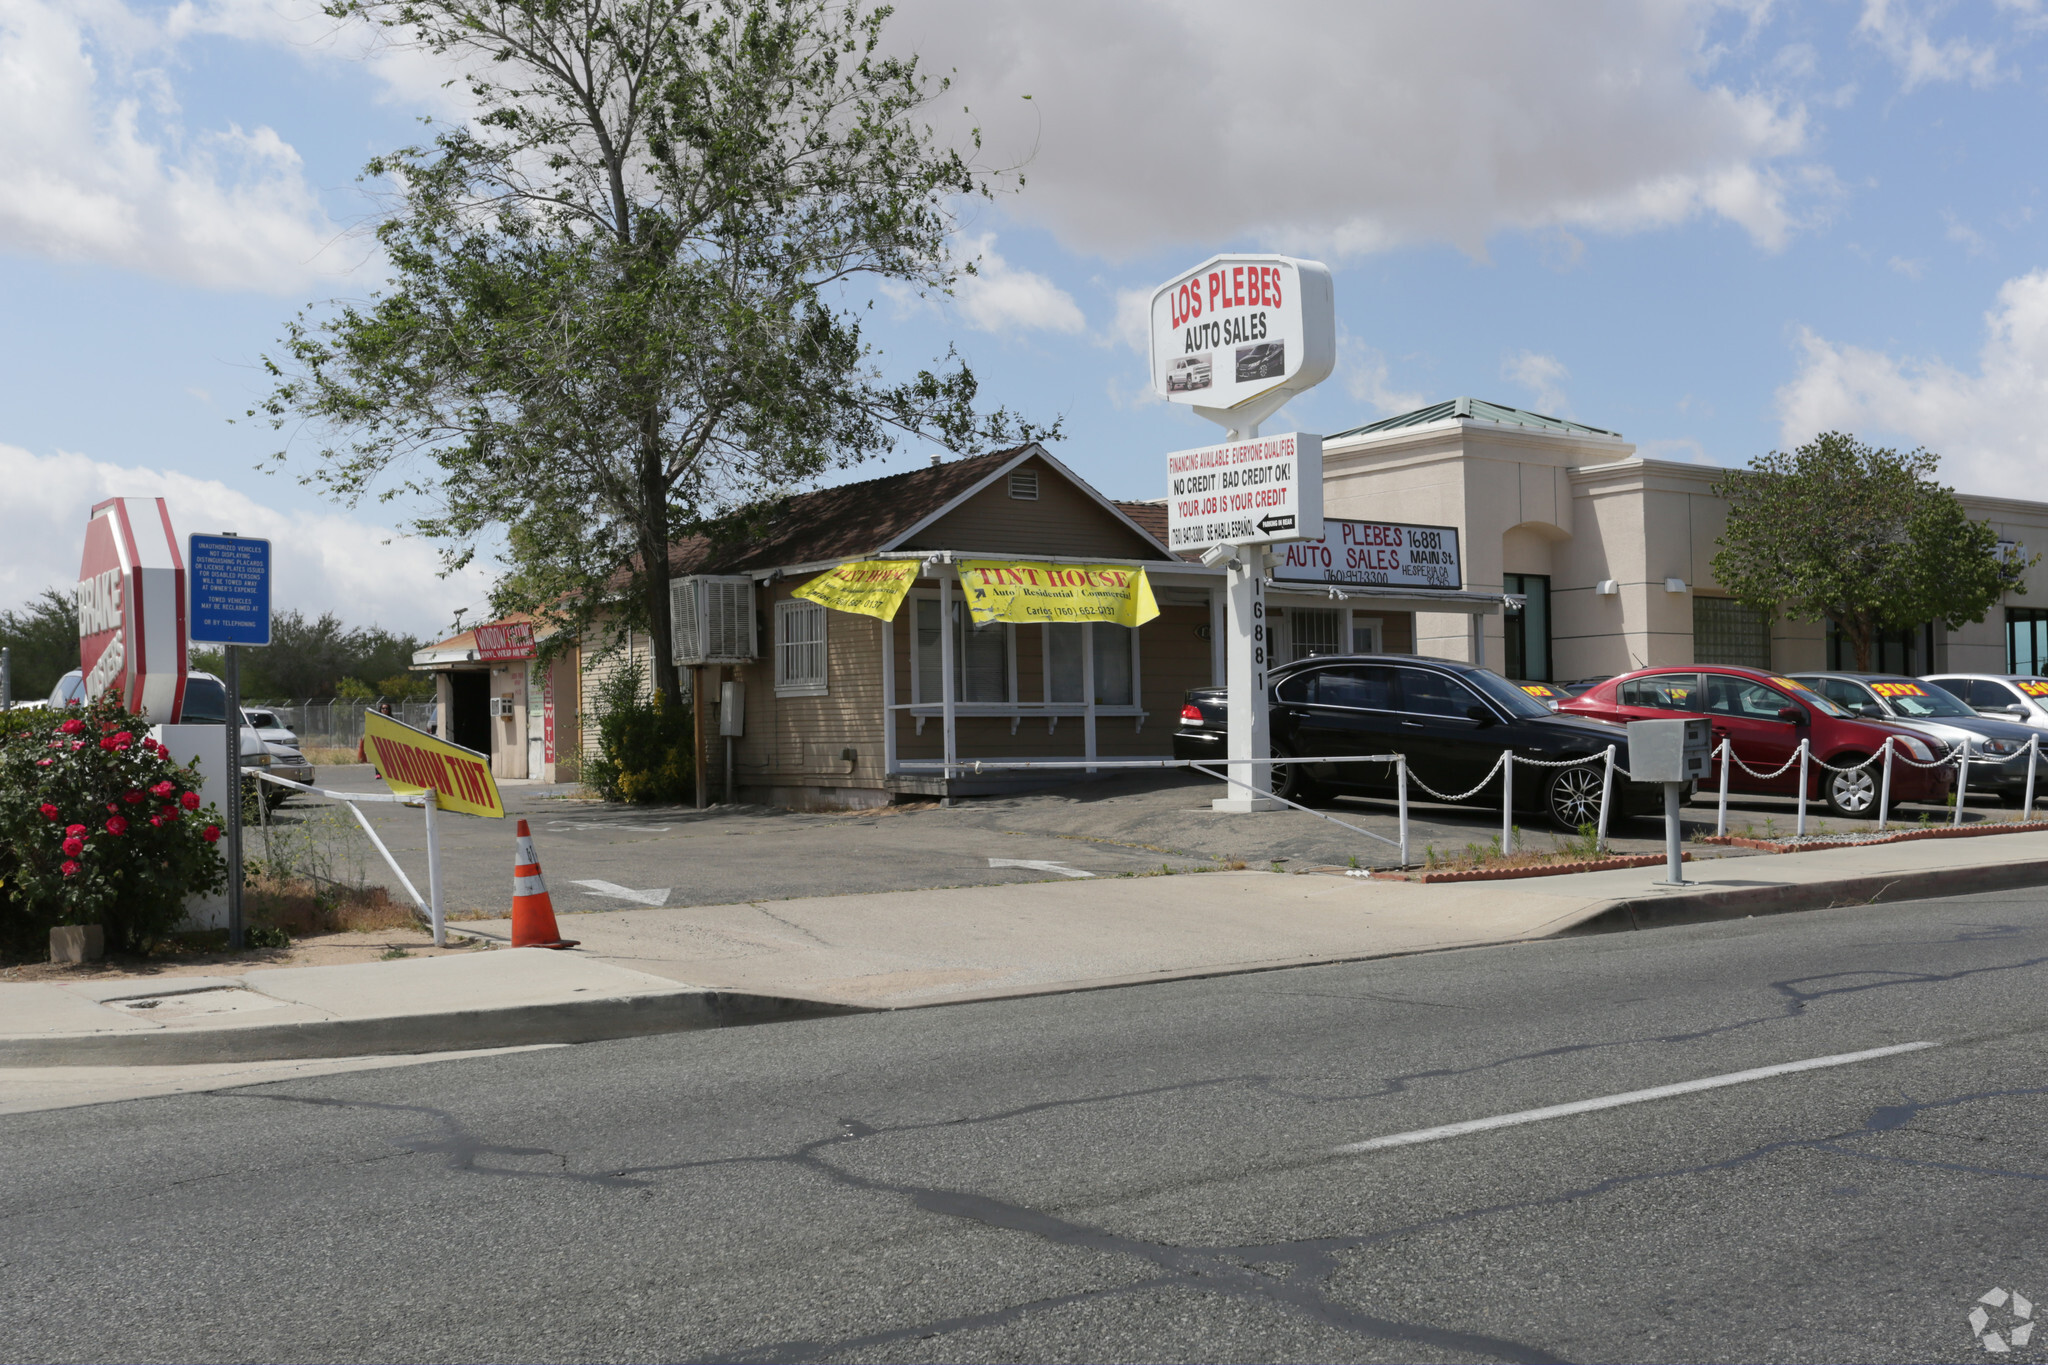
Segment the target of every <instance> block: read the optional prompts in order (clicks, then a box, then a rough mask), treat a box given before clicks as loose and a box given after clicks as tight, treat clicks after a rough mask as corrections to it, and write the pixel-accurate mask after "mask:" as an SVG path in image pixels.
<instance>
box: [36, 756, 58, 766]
mask: <svg viewBox="0 0 2048 1365" xmlns="http://www.w3.org/2000/svg"><path fill="white" fill-rule="evenodd" d="M56 761H57V760H55V759H53V758H39V759H37V760H36V766H37V767H38V768H47V767H49V766H50V765H51V764H52V763H54V762H56Z"/></svg>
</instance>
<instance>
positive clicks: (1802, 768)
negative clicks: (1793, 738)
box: [1792, 739, 1809, 835]
mask: <svg viewBox="0 0 2048 1365" xmlns="http://www.w3.org/2000/svg"><path fill="white" fill-rule="evenodd" d="M1808 746H1809V741H1807V740H1803V739H1802V740H1800V741H1799V819H1798V821H1797V822H1796V823H1795V824H1794V826H1793V829H1792V833H1793V834H1795V835H1801V834H1804V833H1806V755H1807V752H1808Z"/></svg>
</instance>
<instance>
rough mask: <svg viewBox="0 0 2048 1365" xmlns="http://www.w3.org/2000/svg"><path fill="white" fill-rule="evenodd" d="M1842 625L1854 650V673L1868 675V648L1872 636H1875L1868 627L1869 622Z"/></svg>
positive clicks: (1859, 621) (1854, 621) (1848, 622)
mask: <svg viewBox="0 0 2048 1365" xmlns="http://www.w3.org/2000/svg"><path fill="white" fill-rule="evenodd" d="M1843 625H1844V628H1845V629H1846V630H1847V631H1848V632H1849V643H1850V644H1851V645H1854V646H1855V648H1856V671H1857V672H1858V673H1868V672H1869V671H1870V647H1871V643H1872V636H1873V635H1874V634H1875V632H1874V631H1873V630H1872V629H1871V627H1870V622H1868V621H1863V620H1851V621H1847V622H1844V623H1843Z"/></svg>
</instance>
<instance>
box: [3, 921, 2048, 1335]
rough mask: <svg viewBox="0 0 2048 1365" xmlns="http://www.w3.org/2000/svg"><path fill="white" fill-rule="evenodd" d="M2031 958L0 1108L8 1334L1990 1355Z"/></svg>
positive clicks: (1358, 991) (883, 1036) (1318, 994)
mask: <svg viewBox="0 0 2048 1365" xmlns="http://www.w3.org/2000/svg"><path fill="white" fill-rule="evenodd" d="M2044 963H2048V904H2044V900H2043V897H2042V896H2041V895H2040V894H2039V893H2008V894H2004V895H1995V896H1984V897H1976V898H1970V899H1965V900H1954V901H1943V902H1920V903H1910V904H1898V905H1886V906H1878V907H1864V908H1859V909H1852V910H1836V911H1825V912H1814V913H1809V914H1804V915H1796V916H1784V917H1777V918H1770V919H1764V920H1751V921H1741V922H1736V923H1731V924H1724V925H1715V926H1693V927H1687V928H1680V929H1670V930H1662V931H1655V932H1645V933H1636V934H1625V935H1612V936H1605V937H1598V938H1585V939H1574V940H1558V941H1549V942H1543V943H1536V944H1527V945H1519V946H1514V947H1507V948H1499V949H1485V950H1473V951H1465V952H1457V953H1444V954H1438V955H1432V956H1424V957H1416V958H1408V959H1396V960H1388V961H1379V962H1372V963H1366V964H1358V965H1348V966H1339V967H1325V968H1314V969H1306V970H1292V971H1280V972H1270V973H1264V974H1255V975H1247V976H1238V977H1230V978H1221V979H1216V980H1209V981H1191V982H1178V983H1172V984H1165V985H1157V986H1147V987H1134V988H1125V989H1119V990H1111V991H1101V992H1094V993H1087V994H1080V995H1072V996H1063V997H1037V998H1032V999H1025V1000H1015V1001H1005V1002H997V1003H989V1004H976V1005H962V1006H954V1007H948V1008H943V1009H927V1010H919V1011H912V1012H906V1013H902V1014H894V1015H865V1016H855V1017H848V1018H839V1019H833V1020H824V1021H813V1022H804V1023H794V1024H777V1025H768V1026H760V1027H754V1028H745V1029H732V1030H726V1031H719V1032H709V1033H697V1034H682V1035H674V1036H670V1037H664V1038H653V1039H639V1040H632V1041H624V1042H617V1043H606V1044H596V1045H590V1046H585V1047H579V1048H569V1049H560V1050H550V1051H543V1052H531V1053H521V1054H515V1055H506V1056H498V1057H493V1058H488V1059H477V1060H463V1061H456V1062H449V1063H444V1064H435V1065H422V1066H414V1067H407V1068H398V1069H392V1070H387V1071H375V1072H360V1073H355V1074H348V1075H336V1076H327V1077H321V1078H315V1079H304V1080H295V1081H291V1082H288V1083H281V1084H273V1085H267V1086H261V1087H250V1088H243V1089H236V1090H228V1091H221V1092H215V1093H212V1094H205V1095H191V1096H177V1097H168V1098H161V1099H152V1100H140V1101H133V1102H128V1103H122V1104H113V1105H104V1106H99V1107H94V1108H83V1109H70V1110H58V1111H52V1112H47V1113H39V1114H25V1115H16V1116H11V1117H6V1118H0V1148H4V1150H5V1151H6V1152H7V1153H8V1159H7V1164H6V1169H7V1179H6V1181H5V1182H4V1186H0V1190H4V1197H0V1198H4V1202H0V1324H4V1326H0V1356H4V1357H5V1358H7V1359H10V1360H80V1361H87V1360H90V1361H99V1360H128V1359H157V1360H215V1359H218V1360H494V1361H509V1360H697V1359H702V1360H763V1361H767V1360H810V1359H830V1360H892V1361H893V1360H931V1361H946V1360H1103V1359H1116V1360H1368V1361H1400V1360H1424V1361H1436V1360H1532V1361H1542V1360H1616V1361H1627V1360H1728V1361H1752V1360H1772V1361H1777V1360H1815V1361H1835V1360H1957V1361H1960V1360H1979V1359H1985V1358H1988V1355H1987V1352H1986V1351H1985V1349H1984V1348H1983V1346H1982V1345H1981V1344H1980V1343H1979V1341H1978V1339H1977V1338H1976V1336H1975V1335H1973V1332H1972V1330H1971V1328H1970V1325H1969V1323H1968V1320H1967V1315H1968V1313H1969V1312H1970V1309H1971V1308H1972V1306H1973V1302H1974V1301H1975V1300H1977V1299H1978V1298H1979V1297H1980V1296H1982V1295H1984V1294H1986V1293H1987V1292H1989V1291H1991V1290H1993V1289H1994V1288H2001V1289H2004V1290H2007V1291H2011V1290H2015V1289H2017V1290H2019V1291H2020V1292H2021V1293H2022V1294H2023V1295H2024V1296H2025V1297H2026V1298H2027V1299H2028V1300H2030V1301H2031V1300H2035V1299H2041V1300H2044V1301H2048V1255H2044V1252H2048V1246H2044V1240H2048V1237H2044V1230H2043V1223H2042V1218H2041V1209H2042V1202H2043V1201H2042V1194H2041V1191H2042V1188H2043V1184H2042V1182H2043V1181H2044V1180H2048V1151H2044V1145H2048V1143H2044V1138H2043V1126H2042V1125H2043V1120H2044V1118H2048V1067H2044V1065H2043V1062H2042V1028H2043V1022H2044V1006H2043V1003H2042V985H2043V971H2044ZM1916 1042H1918V1043H1934V1044H1938V1046H1933V1047H1928V1048H1925V1049H1923V1050H1919V1051H1913V1052H1907V1053H1901V1054H1895V1055H1889V1056H1881V1057H1876V1058H1872V1059H1866V1060H1862V1061H1858V1062H1853V1063H1850V1064H1846V1065H1838V1066H1830V1067H1827V1068H1824V1069H1816V1070H1808V1071H1804V1072H1800V1073H1797V1074H1790V1075H1780V1076H1777V1077H1774V1078H1771V1079H1765V1080H1758V1081H1751V1082H1747V1083H1741V1084H1733V1085H1729V1086H1726V1087H1724V1088H1719V1089H1713V1090H1707V1091H1701V1092H1695V1093H1688V1094H1683V1095H1679V1096H1676V1097H1670V1098H1664V1099H1658V1100H1654V1101H1651V1102H1646V1103H1634V1104H1628V1105H1624V1106H1621V1107H1615V1108H1609V1109H1605V1110H1600V1111H1596V1112H1589V1113H1579V1114H1574V1115H1570V1116H1566V1117H1556V1118H1550V1119H1547V1120H1542V1121H1535V1122H1528V1123H1523V1124H1519V1125H1516V1126H1511V1127H1503V1128H1497V1129H1493V1130H1490V1131H1483V1132H1477V1133H1470V1134H1467V1135H1463V1136H1454V1137H1448V1138H1444V1139H1442V1140H1436V1141H1427V1142H1421V1143H1416V1144H1413V1145H1407V1146H1400V1147H1394V1148H1389V1149H1382V1150H1372V1151H1366V1152H1363V1153H1351V1154H1344V1153H1338V1152H1336V1151H1335V1149H1337V1148H1340V1147H1342V1146H1344V1145H1346V1144H1351V1143H1355V1142H1359V1141H1361V1140H1368V1139H1372V1138H1375V1137H1381V1136H1385V1135H1390V1134H1400V1133H1407V1132H1411V1131H1414V1130H1423V1129H1428V1128H1431V1127H1434V1126H1437V1125H1442V1124H1447V1123H1456V1122H1462V1121H1466V1120H1473V1119H1481V1118H1487V1117H1491V1116H1499V1115H1505V1114H1513V1113H1519V1112H1522V1111H1528V1110H1532V1109H1540V1108H1543V1107H1546V1106H1552V1105H1558V1104H1562V1103H1567V1102H1573V1101H1581V1100H1587V1099H1592V1098H1597V1097H1603V1096H1612V1095H1616V1094H1619V1093H1623V1092H1630V1091H1634V1090H1637V1089H1640V1088H1644V1087H1651V1086H1659V1085H1666V1084H1671V1083H1677V1082H1685V1081H1692V1080H1698V1079H1702V1078H1711V1077H1720V1076H1725V1075H1728V1074H1730V1073H1737V1072H1742V1071H1745V1070H1748V1069H1752V1068H1758V1067H1765V1066H1772V1065H1777V1064H1781V1063H1786V1062H1793V1061H1799V1060H1803V1059H1812V1058H1819V1057H1828V1056H1834V1055H1837V1054H1850V1053H1859V1052H1864V1051H1867V1050H1870V1049H1877V1048H1885V1047H1892V1046H1897V1045H1901V1044H1907V1043H1916ZM1987 1312H1988V1313H1989V1318H1988V1324H1989V1326H1990V1327H1991V1328H1992V1329H1997V1330H2001V1331H2004V1330H2008V1329H2010V1328H2011V1327H2012V1326H2014V1325H2015V1324H2016V1322H2017V1321H2018V1320H2017V1319H2015V1318H2013V1316H2012V1307H2011V1301H2010V1300H2007V1301H2006V1303H2005V1306H2003V1307H2002V1308H1999V1309H1998V1310H1997V1311H1991V1310H1987ZM2044 1353H2048V1342H2031V1341H2030V1342H2029V1343H2028V1344H2026V1345H2025V1346H2023V1347H2020V1348H2017V1349H2014V1350H2011V1351H2010V1352H2009V1353H2008V1354H2006V1355H2005V1356H2004V1357H2003V1358H2005V1359H2012V1360H2026V1359H2035V1358H2039V1357H2040V1356H2042V1355H2043V1354H2044Z"/></svg>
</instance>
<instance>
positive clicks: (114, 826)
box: [107, 815, 128, 835]
mask: <svg viewBox="0 0 2048 1365" xmlns="http://www.w3.org/2000/svg"><path fill="white" fill-rule="evenodd" d="M127 832H128V822H127V821H126V820H123V819H122V818H121V817H120V816H118V815H117V816H115V817H114V818H113V819H111V820H109V821H107V833H109V834H113V835H122V834H126V833H127Z"/></svg>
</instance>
